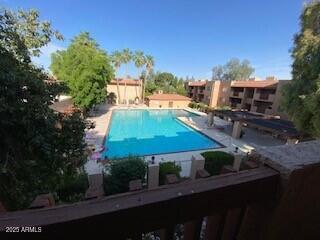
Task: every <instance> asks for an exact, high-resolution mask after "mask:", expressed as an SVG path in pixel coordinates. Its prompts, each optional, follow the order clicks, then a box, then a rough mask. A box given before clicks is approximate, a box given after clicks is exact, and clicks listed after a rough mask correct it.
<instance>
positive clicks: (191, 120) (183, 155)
mask: <svg viewBox="0 0 320 240" xmlns="http://www.w3.org/2000/svg"><path fill="white" fill-rule="evenodd" d="M114 109H158V110H159V109H165V108H148V107H147V106H141V105H138V106H129V107H128V106H121V105H118V106H114V105H108V104H103V105H100V106H99V107H98V108H97V110H96V113H95V115H94V116H92V117H90V118H88V120H91V121H94V122H95V124H96V127H95V128H94V129H92V130H89V131H88V132H90V133H91V134H92V135H93V136H94V137H95V139H96V144H100V145H103V143H104V137H105V136H106V135H107V131H108V126H109V122H110V119H111V115H112V110H114ZM171 109H172V108H171ZM184 110H187V111H189V112H193V113H195V114H197V116H192V117H179V120H180V121H182V122H183V123H185V124H186V125H188V126H190V127H192V128H194V129H195V130H197V131H199V132H201V133H202V134H204V135H206V136H208V137H209V138H212V139H214V140H215V141H218V142H219V143H221V144H222V145H223V146H224V147H222V148H214V149H205V150H199V151H186V152H178V153H168V154H158V155H154V156H155V161H156V162H163V161H174V162H178V163H180V164H181V167H182V169H183V172H185V173H186V172H188V171H189V170H188V166H189V165H190V161H191V158H192V156H197V155H199V154H200V153H202V152H205V151H225V152H234V151H235V148H236V147H238V149H239V151H238V153H240V154H246V153H247V152H250V151H251V150H253V149H254V148H256V147H257V146H259V144H256V143H257V142H258V143H259V141H260V142H261V139H262V140H263V143H266V145H267V146H275V145H282V144H283V143H282V142H281V141H277V140H276V139H273V138H271V137H270V136H263V135H262V136H261V135H259V134H257V133H255V132H252V131H253V130H251V129H246V130H245V131H246V132H248V134H246V135H245V137H244V138H243V139H241V140H240V139H234V138H232V137H231V134H230V132H231V131H232V126H231V123H230V122H227V121H225V120H222V119H220V118H217V117H215V118H214V123H215V125H216V126H219V127H221V128H223V130H221V129H220V130H218V129H216V128H212V127H211V128H208V127H207V123H206V121H207V114H205V113H202V112H197V111H195V110H194V109H191V108H187V109H184ZM260 146H261V145H260ZM151 157H152V155H149V156H145V160H146V161H149V160H151ZM187 165H188V166H187ZM103 168H104V167H103V165H102V164H101V163H97V162H96V161H94V160H88V162H87V163H86V164H85V170H86V172H87V173H88V174H89V175H91V174H97V173H101V171H102V170H103Z"/></svg>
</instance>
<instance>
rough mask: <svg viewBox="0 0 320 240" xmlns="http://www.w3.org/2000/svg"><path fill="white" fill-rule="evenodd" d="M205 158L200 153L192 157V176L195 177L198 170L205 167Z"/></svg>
mask: <svg viewBox="0 0 320 240" xmlns="http://www.w3.org/2000/svg"><path fill="white" fill-rule="evenodd" d="M204 164H205V159H204V157H202V156H201V155H200V154H197V155H195V156H192V157H191V168H190V178H191V179H195V178H196V174H197V171H198V170H201V169H204Z"/></svg>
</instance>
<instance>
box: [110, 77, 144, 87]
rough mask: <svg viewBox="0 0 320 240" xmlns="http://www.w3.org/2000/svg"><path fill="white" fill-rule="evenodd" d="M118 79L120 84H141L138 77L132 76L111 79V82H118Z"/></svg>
mask: <svg viewBox="0 0 320 240" xmlns="http://www.w3.org/2000/svg"><path fill="white" fill-rule="evenodd" d="M117 80H119V85H125V84H127V85H134V86H139V84H140V83H139V80H138V79H132V78H127V79H123V78H116V79H113V80H111V82H110V83H109V84H112V85H114V84H117Z"/></svg>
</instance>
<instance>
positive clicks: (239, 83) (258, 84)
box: [231, 80, 278, 88]
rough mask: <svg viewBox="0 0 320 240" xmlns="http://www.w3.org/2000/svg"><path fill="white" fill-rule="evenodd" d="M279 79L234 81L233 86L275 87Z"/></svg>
mask: <svg viewBox="0 0 320 240" xmlns="http://www.w3.org/2000/svg"><path fill="white" fill-rule="evenodd" d="M277 84H278V81H274V80H261V81H232V82H231V87H252V88H275V87H276V85H277Z"/></svg>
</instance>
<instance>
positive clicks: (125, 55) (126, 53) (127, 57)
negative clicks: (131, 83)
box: [121, 48, 133, 103]
mask: <svg viewBox="0 0 320 240" xmlns="http://www.w3.org/2000/svg"><path fill="white" fill-rule="evenodd" d="M121 56H122V63H123V64H125V65H126V70H125V77H124V78H127V77H128V66H129V63H130V62H131V60H132V57H133V54H132V52H131V51H130V49H129V48H125V49H123V50H122V53H121ZM124 99H125V101H126V103H128V101H127V83H126V82H125V83H124Z"/></svg>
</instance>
